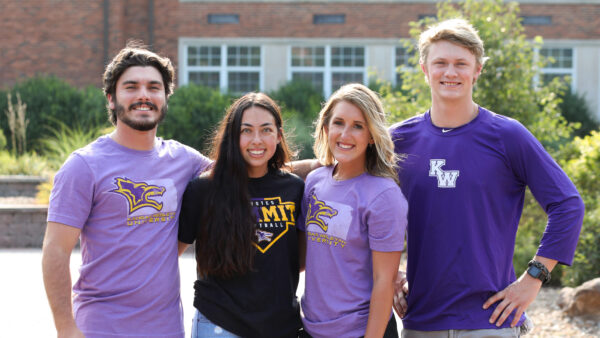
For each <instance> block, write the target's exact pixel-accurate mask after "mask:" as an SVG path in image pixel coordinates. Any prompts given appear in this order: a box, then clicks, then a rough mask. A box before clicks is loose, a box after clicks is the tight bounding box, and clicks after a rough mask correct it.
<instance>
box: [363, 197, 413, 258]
mask: <svg viewBox="0 0 600 338" xmlns="http://www.w3.org/2000/svg"><path fill="white" fill-rule="evenodd" d="M407 214H408V202H407V201H406V198H405V197H404V195H403V194H402V191H401V190H400V187H398V186H394V187H392V188H388V189H386V190H384V191H383V192H382V193H380V194H379V195H378V196H377V197H376V198H375V199H374V200H373V201H372V202H371V203H370V204H369V206H368V210H367V211H366V213H365V218H366V223H367V229H368V235H369V247H370V248H371V250H374V251H383V252H389V251H401V250H402V249H404V235H405V232H406V225H407Z"/></svg>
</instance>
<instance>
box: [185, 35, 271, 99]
mask: <svg viewBox="0 0 600 338" xmlns="http://www.w3.org/2000/svg"><path fill="white" fill-rule="evenodd" d="M188 47H220V48H221V60H220V61H221V62H220V65H219V66H190V65H188V63H187V60H188ZM227 47H258V48H260V65H259V66H228V65H227ZM264 53H265V49H264V47H263V45H262V44H261V43H258V42H257V43H252V42H250V43H248V41H242V40H240V41H228V42H227V43H222V42H219V41H216V40H213V39H207V40H204V39H185V38H182V39H180V40H179V69H180V71H179V86H184V85H187V84H189V83H190V72H218V73H219V87H220V88H219V89H220V90H221V92H223V93H226V92H228V90H229V77H228V74H229V73H230V72H258V90H259V91H264V60H265V55H264Z"/></svg>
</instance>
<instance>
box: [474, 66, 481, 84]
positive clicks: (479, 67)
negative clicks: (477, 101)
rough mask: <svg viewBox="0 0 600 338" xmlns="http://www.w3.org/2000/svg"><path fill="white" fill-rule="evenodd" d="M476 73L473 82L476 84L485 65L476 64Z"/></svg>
mask: <svg viewBox="0 0 600 338" xmlns="http://www.w3.org/2000/svg"><path fill="white" fill-rule="evenodd" d="M475 67H476V68H475V75H473V84H475V82H477V79H478V78H479V76H480V75H481V71H482V70H483V65H477V66H475Z"/></svg>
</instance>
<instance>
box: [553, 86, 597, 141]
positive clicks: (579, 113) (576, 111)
mask: <svg viewBox="0 0 600 338" xmlns="http://www.w3.org/2000/svg"><path fill="white" fill-rule="evenodd" d="M560 98H561V99H562V102H561V103H560V105H559V108H560V111H561V114H562V116H563V117H564V118H565V119H566V120H567V121H569V122H576V123H579V128H577V129H576V130H575V131H574V134H575V135H576V136H579V137H584V136H586V135H589V134H590V133H591V131H592V130H598V127H599V126H600V125H599V124H598V121H597V120H596V119H595V118H593V117H592V111H591V109H590V108H589V106H588V104H587V102H586V101H585V97H583V96H582V95H581V94H577V93H573V92H571V91H570V90H567V91H565V92H564V93H563V94H562V95H561V96H560Z"/></svg>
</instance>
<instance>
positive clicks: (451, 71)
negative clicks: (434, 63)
mask: <svg viewBox="0 0 600 338" xmlns="http://www.w3.org/2000/svg"><path fill="white" fill-rule="evenodd" d="M445 75H446V76H456V68H454V66H453V65H448V67H447V68H446V72H445Z"/></svg>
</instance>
